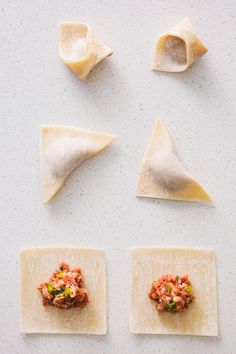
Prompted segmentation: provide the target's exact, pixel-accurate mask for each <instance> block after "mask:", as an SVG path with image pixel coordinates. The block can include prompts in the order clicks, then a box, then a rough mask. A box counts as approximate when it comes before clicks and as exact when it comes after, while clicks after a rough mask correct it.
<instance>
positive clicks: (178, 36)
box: [152, 18, 208, 72]
mask: <svg viewBox="0 0 236 354" xmlns="http://www.w3.org/2000/svg"><path fill="white" fill-rule="evenodd" d="M207 51H208V49H207V48H206V47H205V45H204V44H203V43H202V42H201V41H200V39H199V38H198V37H197V36H196V34H195V32H194V29H193V27H192V25H191V23H190V22H189V20H188V19H187V18H185V19H184V20H182V21H181V22H180V23H179V24H178V25H177V26H176V27H175V28H174V29H172V30H171V31H169V32H167V33H165V34H163V35H162V36H160V38H159V39H158V42H157V45H156V48H155V56H154V61H153V67H152V68H153V70H158V71H168V72H181V71H185V70H187V69H188V68H189V66H190V65H192V64H193V63H194V62H195V61H196V60H197V59H198V58H199V57H201V56H202V55H204V54H206V53H207Z"/></svg>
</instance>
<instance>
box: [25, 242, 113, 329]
mask: <svg viewBox="0 0 236 354" xmlns="http://www.w3.org/2000/svg"><path fill="white" fill-rule="evenodd" d="M62 261H63V262H66V263H68V264H69V265H70V266H71V267H80V268H81V271H82V274H83V277H84V286H85V288H86V289H87V291H88V295H89V300H90V303H89V304H88V305H87V306H85V307H84V308H82V309H79V308H72V309H69V310H65V311H63V310H60V309H58V308H55V307H52V306H49V307H45V306H43V304H42V297H41V294H40V292H39V291H38V290H37V286H38V285H39V284H40V283H42V282H45V281H47V280H48V279H49V277H50V275H51V274H52V273H53V272H54V271H55V270H56V269H57V268H58V264H59V263H60V262H62ZM20 274H21V280H20V281H21V284H20V288H21V290H20V294H21V295H20V306H21V309H20V330H21V332H23V333H77V334H79V333H85V334H106V332H107V289H106V287H107V285H106V283H107V279H106V278H107V276H106V256H105V252H104V251H102V250H96V249H86V248H69V247H65V248H64V247H61V248H57V247H56V248H55V247H52V248H50V247H49V248H28V249H23V250H22V251H21V252H20Z"/></svg>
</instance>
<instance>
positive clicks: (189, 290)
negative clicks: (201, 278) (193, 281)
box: [184, 285, 193, 293]
mask: <svg viewBox="0 0 236 354" xmlns="http://www.w3.org/2000/svg"><path fill="white" fill-rule="evenodd" d="M192 290H193V288H192V286H191V285H189V286H187V287H186V288H184V291H185V292H186V293H191V292H192Z"/></svg>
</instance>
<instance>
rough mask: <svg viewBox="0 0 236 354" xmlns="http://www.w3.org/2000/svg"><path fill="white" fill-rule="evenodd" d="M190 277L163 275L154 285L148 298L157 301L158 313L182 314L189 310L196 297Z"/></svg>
mask: <svg viewBox="0 0 236 354" xmlns="http://www.w3.org/2000/svg"><path fill="white" fill-rule="evenodd" d="M192 290H193V289H192V285H191V282H190V280H189V278H188V275H184V276H181V277H180V276H178V275H176V276H174V275H169V274H167V275H163V276H162V277H160V278H159V279H158V280H156V281H154V282H153V283H152V287H151V290H150V292H149V293H148V296H149V298H150V299H151V300H154V301H156V303H157V305H156V308H157V310H158V311H168V312H171V313H176V312H181V311H183V310H184V309H187V308H188V305H189V304H191V302H193V300H194V299H195V296H194V295H193V294H192Z"/></svg>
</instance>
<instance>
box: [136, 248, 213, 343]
mask: <svg viewBox="0 0 236 354" xmlns="http://www.w3.org/2000/svg"><path fill="white" fill-rule="evenodd" d="M164 274H173V275H184V274H188V275H189V278H190V281H191V282H192V286H193V294H194V295H195V296H196V299H195V300H194V301H193V303H192V304H190V306H189V308H188V309H187V310H185V311H184V312H182V313H176V314H171V313H169V312H163V313H158V312H157V310H156V307H155V301H152V300H150V299H149V298H148V292H149V290H150V288H151V284H152V282H153V281H154V280H156V279H157V278H159V277H160V276H161V275H164ZM130 330H131V332H132V333H150V334H182V335H201V336H217V335H218V319H217V288H216V264H215V252H214V251H213V250H207V249H187V248H186V249H185V248H134V249H132V250H131V289H130Z"/></svg>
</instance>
